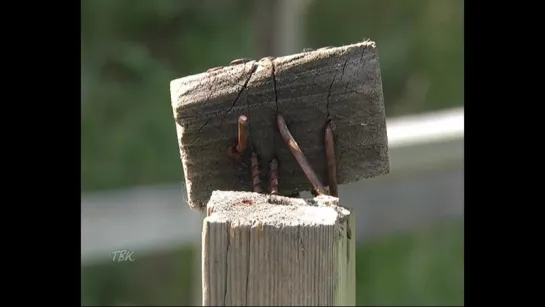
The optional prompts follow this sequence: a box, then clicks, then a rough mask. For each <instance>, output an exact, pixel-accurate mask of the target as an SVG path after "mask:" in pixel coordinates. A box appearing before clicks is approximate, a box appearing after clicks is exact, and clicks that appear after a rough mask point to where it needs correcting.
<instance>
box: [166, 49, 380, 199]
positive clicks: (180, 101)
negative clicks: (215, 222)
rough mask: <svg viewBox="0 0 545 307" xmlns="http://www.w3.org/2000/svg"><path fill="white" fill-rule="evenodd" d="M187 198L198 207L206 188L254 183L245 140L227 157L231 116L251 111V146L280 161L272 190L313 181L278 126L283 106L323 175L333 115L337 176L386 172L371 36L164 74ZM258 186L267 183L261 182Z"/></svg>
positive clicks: (287, 191)
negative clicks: (174, 74) (198, 70)
mask: <svg viewBox="0 0 545 307" xmlns="http://www.w3.org/2000/svg"><path fill="white" fill-rule="evenodd" d="M170 92H171V99H172V108H173V116H174V119H175V122H176V129H177V135H178V142H179V147H180V156H181V160H182V165H183V170H184V173H185V182H186V185H187V191H188V202H189V205H190V206H191V207H192V208H194V209H203V206H202V205H203V204H206V203H207V202H208V200H209V199H210V195H211V193H212V191H213V190H234V191H251V190H252V183H251V173H250V167H249V165H250V163H249V158H250V153H249V151H250V150H248V149H247V150H246V151H245V152H243V153H240V155H239V156H238V157H237V159H236V161H234V160H233V159H232V157H229V155H228V154H227V149H228V148H230V147H232V146H234V145H236V143H237V122H238V118H239V116H241V115H245V116H247V119H248V144H249V145H250V146H248V147H249V148H250V147H251V148H254V149H255V150H256V152H257V154H258V156H259V158H260V163H259V164H260V174H262V178H261V182H264V183H266V182H268V181H269V180H268V178H267V177H266V175H267V174H268V171H269V170H268V165H269V161H271V160H272V158H276V159H277V160H278V163H279V173H278V176H279V193H280V194H283V195H291V194H294V193H297V192H300V191H309V190H312V189H313V187H312V186H311V184H310V182H309V181H308V179H307V178H306V176H305V174H304V172H303V171H302V170H301V168H300V167H299V165H298V164H297V162H296V160H295V158H294V157H293V155H292V153H291V152H290V150H289V148H288V146H286V144H285V143H284V141H283V140H282V138H281V136H280V135H279V133H278V129H277V127H276V115H277V114H281V115H282V116H283V117H284V119H285V121H286V123H287V126H288V128H289V130H290V132H291V134H292V135H293V137H294V138H295V140H296V141H297V143H298V145H299V147H300V148H301V150H302V152H303V153H304V155H305V156H306V158H307V160H308V161H309V163H310V165H311V166H312V168H313V169H314V171H315V172H316V174H317V176H318V178H319V180H320V181H321V182H322V183H323V184H324V185H325V186H327V185H328V179H327V163H326V159H325V147H324V146H325V145H324V129H325V125H326V123H327V122H328V121H329V120H332V121H333V123H334V125H335V129H334V133H333V134H334V141H335V160H336V164H337V183H338V184H345V183H351V182H355V181H359V180H362V179H364V178H371V177H375V176H379V175H383V174H387V173H388V172H389V159H388V137H387V132H386V116H385V109H384V101H383V94H382V81H381V75H380V67H379V59H378V54H377V50H376V45H375V43H374V42H372V41H365V42H362V43H358V44H353V45H347V46H342V47H335V48H324V49H318V50H315V51H310V52H303V53H298V54H294V55H289V56H285V57H278V58H263V59H261V60H259V61H252V60H245V61H240V63H239V62H236V63H234V64H232V65H228V66H225V67H219V68H216V69H211V70H208V71H207V72H204V73H201V74H197V75H192V76H188V77H184V78H180V79H176V80H173V81H172V82H171V83H170ZM263 188H264V190H267V189H265V187H263Z"/></svg>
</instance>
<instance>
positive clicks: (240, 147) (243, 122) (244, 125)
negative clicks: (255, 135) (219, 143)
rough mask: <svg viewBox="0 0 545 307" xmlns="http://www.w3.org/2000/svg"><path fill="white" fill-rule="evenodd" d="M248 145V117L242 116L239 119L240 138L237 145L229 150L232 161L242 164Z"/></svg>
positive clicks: (228, 153) (238, 137)
mask: <svg viewBox="0 0 545 307" xmlns="http://www.w3.org/2000/svg"><path fill="white" fill-rule="evenodd" d="M247 144H248V117H246V115H240V116H239V118H238V136H237V144H236V145H233V146H229V147H228V148H227V155H228V156H229V158H231V160H233V161H235V162H240V160H241V158H242V153H244V151H245V150H246V147H247Z"/></svg>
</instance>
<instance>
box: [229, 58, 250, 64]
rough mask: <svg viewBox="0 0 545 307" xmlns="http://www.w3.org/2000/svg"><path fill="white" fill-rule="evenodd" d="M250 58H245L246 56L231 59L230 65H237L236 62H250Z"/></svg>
mask: <svg viewBox="0 0 545 307" xmlns="http://www.w3.org/2000/svg"><path fill="white" fill-rule="evenodd" d="M251 60H252V59H246V58H242V59H236V60H232V61H231V63H230V65H238V64H244V63H246V62H250V61H251Z"/></svg>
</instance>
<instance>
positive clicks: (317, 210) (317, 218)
mask: <svg viewBox="0 0 545 307" xmlns="http://www.w3.org/2000/svg"><path fill="white" fill-rule="evenodd" d="M207 215H208V217H207V219H208V221H209V222H225V221H229V222H230V223H234V224H237V225H253V224H255V223H266V224H268V225H276V226H281V225H283V226H287V225H291V226H296V225H302V224H305V225H335V224H337V223H339V222H342V221H344V220H346V219H347V218H348V216H349V215H350V212H349V211H348V209H346V208H343V207H340V206H339V199H338V198H337V197H333V196H327V195H320V196H317V197H315V198H310V199H302V198H291V197H285V196H279V195H266V194H260V193H254V192H238V191H214V192H213V193H212V196H211V198H210V201H209V202H208V204H207Z"/></svg>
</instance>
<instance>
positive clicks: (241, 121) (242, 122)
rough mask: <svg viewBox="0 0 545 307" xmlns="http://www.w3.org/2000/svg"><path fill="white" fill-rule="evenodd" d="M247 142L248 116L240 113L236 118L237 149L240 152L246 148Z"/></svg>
mask: <svg viewBox="0 0 545 307" xmlns="http://www.w3.org/2000/svg"><path fill="white" fill-rule="evenodd" d="M247 142H248V117H246V115H240V116H239V118H238V143H237V148H236V149H237V151H238V152H240V153H242V152H244V151H245V150H246V146H247V144H248V143H247Z"/></svg>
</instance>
